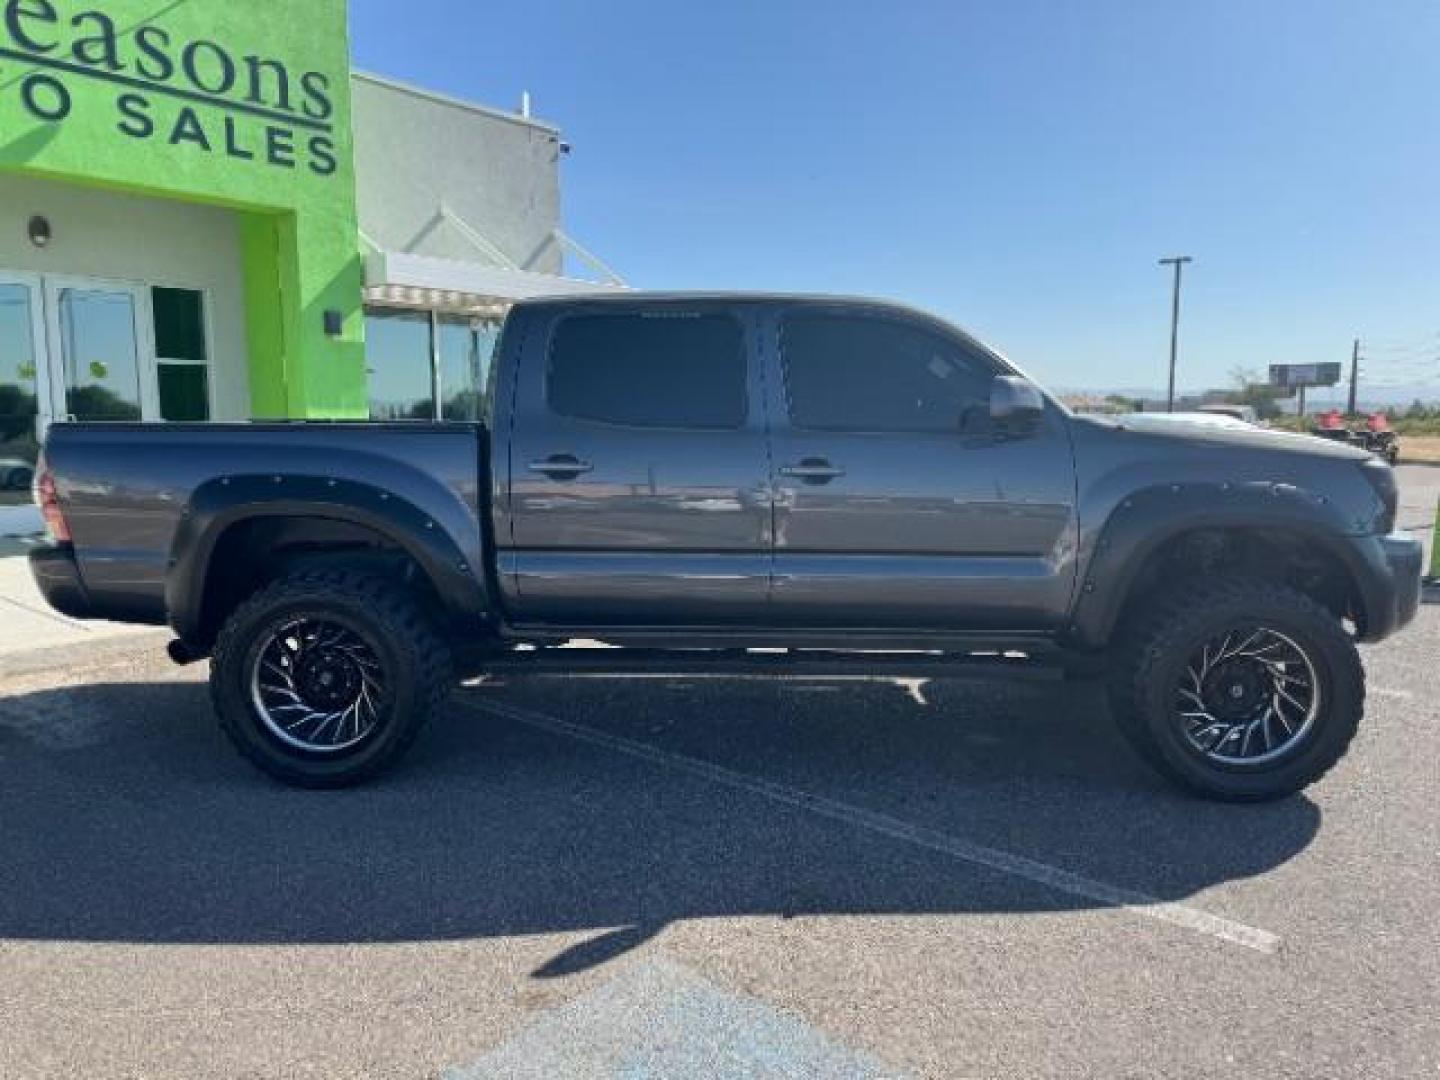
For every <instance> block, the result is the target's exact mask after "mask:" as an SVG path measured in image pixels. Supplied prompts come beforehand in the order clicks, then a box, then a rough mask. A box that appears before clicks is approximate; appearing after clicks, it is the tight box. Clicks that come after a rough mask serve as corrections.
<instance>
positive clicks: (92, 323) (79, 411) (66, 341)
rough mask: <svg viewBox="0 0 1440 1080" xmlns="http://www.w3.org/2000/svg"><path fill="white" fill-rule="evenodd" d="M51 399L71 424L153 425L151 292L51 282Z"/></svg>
mask: <svg viewBox="0 0 1440 1080" xmlns="http://www.w3.org/2000/svg"><path fill="white" fill-rule="evenodd" d="M45 311H46V316H47V320H48V322H49V340H50V343H51V356H52V362H51V364H50V369H51V371H50V386H51V395H52V397H53V399H54V401H55V402H56V404H57V406H58V407H57V409H56V413H57V417H58V418H63V419H67V420H112V421H123V420H155V419H158V417H159V412H160V410H159V401H158V394H157V391H156V381H155V347H154V342H153V340H152V338H153V320H152V316H151V313H150V294H149V290H148V289H146V288H144V287H143V286H139V285H129V284H125V283H123V282H107V281H96V280H92V279H85V278H58V277H46V278H45Z"/></svg>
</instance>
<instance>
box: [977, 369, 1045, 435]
mask: <svg viewBox="0 0 1440 1080" xmlns="http://www.w3.org/2000/svg"><path fill="white" fill-rule="evenodd" d="M1044 415H1045V398H1044V397H1043V396H1042V395H1041V393H1040V390H1039V388H1038V387H1037V386H1036V385H1035V384H1034V383H1032V382H1030V381H1028V380H1027V379H1022V378H1021V377H1020V376H1019V375H997V376H995V381H994V382H992V383H991V384H990V420H991V422H992V423H993V424H994V426H995V430H996V432H997V433H1000V432H1004V433H1006V434H1008V435H1009V436H1010V437H1012V438H1014V437H1018V436H1020V435H1025V434H1029V433H1030V431H1031V430H1033V429H1034V427H1035V425H1036V424H1038V423H1039V422H1040V418H1041V417H1042V416H1044Z"/></svg>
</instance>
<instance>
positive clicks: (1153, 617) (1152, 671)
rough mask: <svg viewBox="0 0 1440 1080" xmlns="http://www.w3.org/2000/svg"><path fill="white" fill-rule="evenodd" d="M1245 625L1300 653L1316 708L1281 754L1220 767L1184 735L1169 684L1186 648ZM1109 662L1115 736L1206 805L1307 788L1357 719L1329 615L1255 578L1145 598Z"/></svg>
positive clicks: (1355, 657)
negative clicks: (1265, 629) (1315, 684)
mask: <svg viewBox="0 0 1440 1080" xmlns="http://www.w3.org/2000/svg"><path fill="white" fill-rule="evenodd" d="M1252 623H1261V624H1263V625H1266V626H1270V627H1273V628H1274V629H1276V630H1278V631H1280V632H1282V633H1284V634H1285V635H1286V636H1288V637H1289V638H1291V639H1293V640H1294V642H1296V643H1297V644H1298V645H1299V646H1301V648H1303V650H1304V651H1305V654H1306V656H1307V657H1308V658H1309V659H1310V661H1311V662H1312V663H1313V665H1314V668H1315V672H1316V676H1317V679H1318V681H1319V683H1320V693H1321V699H1320V707H1319V709H1318V711H1317V713H1316V716H1315V720H1314V722H1313V726H1312V727H1311V728H1310V729H1309V731H1308V732H1307V733H1306V734H1305V736H1304V738H1303V739H1302V740H1299V741H1297V742H1296V744H1295V745H1294V747H1293V749H1292V750H1291V751H1289V752H1287V753H1286V754H1285V755H1284V756H1282V757H1280V758H1278V759H1277V760H1275V761H1272V762H1267V763H1264V764H1260V765H1251V766H1237V765H1222V764H1220V763H1218V762H1216V761H1213V760H1211V759H1210V758H1209V757H1207V756H1206V755H1205V754H1203V753H1202V752H1200V750H1198V749H1197V748H1196V747H1195V746H1194V745H1192V743H1191V742H1190V740H1189V739H1187V738H1186V736H1185V734H1184V731H1183V728H1182V724H1183V721H1182V720H1181V719H1180V718H1179V715H1178V713H1177V711H1176V709H1175V705H1174V702H1175V698H1176V694H1177V689H1176V688H1177V686H1178V683H1179V679H1180V678H1181V677H1182V674H1183V673H1184V671H1185V668H1186V665H1187V663H1188V662H1189V658H1190V657H1191V655H1192V653H1193V651H1194V650H1196V649H1197V648H1200V647H1202V645H1203V643H1204V642H1205V641H1206V640H1207V639H1209V638H1211V637H1213V636H1215V635H1216V634H1217V633H1224V632H1225V631H1226V629H1227V627H1228V626H1229V625H1232V624H1234V625H1245V624H1252ZM1114 656H1115V662H1114V664H1113V667H1112V673H1111V677H1110V701H1111V708H1112V711H1113V712H1114V714H1115V719H1116V722H1117V724H1118V726H1119V728H1120V731H1121V733H1122V734H1123V735H1124V736H1125V738H1126V740H1127V741H1128V742H1129V743H1130V745H1131V746H1133V747H1134V748H1135V750H1136V751H1137V752H1138V753H1139V755H1140V757H1141V758H1142V759H1144V760H1145V762H1146V763H1148V764H1149V765H1150V766H1151V767H1153V768H1154V769H1156V770H1157V771H1158V772H1160V773H1161V774H1162V775H1164V776H1166V777H1167V778H1169V779H1170V780H1172V781H1174V782H1175V783H1177V784H1179V785H1180V786H1182V787H1184V788H1186V789H1188V790H1189V791H1191V792H1193V793H1195V794H1197V795H1201V796H1204V797H1206V798H1209V799H1215V800H1220V801H1226V802H1261V801H1266V800H1270V799H1279V798H1283V797H1285V796H1287V795H1292V794H1294V793H1295V792H1298V791H1300V790H1301V789H1303V788H1305V787H1308V786H1309V785H1310V784H1313V783H1315V781H1317V780H1319V779H1320V778H1321V777H1322V776H1324V775H1325V773H1326V772H1328V771H1329V770H1330V769H1331V768H1332V767H1333V766H1334V765H1335V763H1336V762H1338V761H1339V760H1340V759H1341V758H1342V757H1343V756H1344V755H1345V752H1346V750H1347V749H1349V746H1350V742H1351V740H1352V739H1353V738H1354V737H1355V732H1356V730H1357V729H1358V727H1359V724H1360V718H1361V716H1362V714H1363V713H1364V707H1365V671H1364V668H1363V667H1362V666H1361V664H1360V655H1359V652H1358V651H1357V650H1356V648H1355V643H1354V641H1353V640H1352V639H1351V637H1350V635H1349V634H1348V633H1347V632H1346V630H1345V628H1344V627H1343V626H1342V625H1341V623H1340V621H1339V619H1337V618H1336V617H1335V615H1334V614H1333V613H1331V612H1330V611H1328V610H1327V609H1326V608H1324V607H1322V606H1321V605H1320V604H1318V603H1317V602H1315V601H1314V600H1312V599H1310V598H1309V597H1308V596H1306V595H1304V594H1303V593H1300V592H1298V591H1296V590H1294V589H1291V588H1288V587H1286V586H1284V585H1280V584H1276V583H1274V582H1270V581H1265V580H1263V579H1254V578H1243V577H1235V578H1220V579H1216V580H1211V581H1202V582H1193V583H1190V584H1188V585H1185V586H1182V587H1180V588H1177V589H1175V590H1173V591H1171V592H1169V593H1168V594H1165V595H1163V596H1161V597H1159V598H1157V599H1155V600H1154V601H1152V602H1151V603H1149V604H1148V605H1147V606H1146V608H1145V609H1144V610H1143V611H1141V612H1140V613H1139V615H1138V617H1137V618H1135V619H1133V620H1132V622H1131V624H1130V625H1129V626H1128V627H1126V628H1124V629H1123V630H1122V634H1121V638H1120V641H1119V642H1118V647H1117V649H1116V651H1115V653H1114Z"/></svg>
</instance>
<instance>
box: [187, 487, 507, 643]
mask: <svg viewBox="0 0 1440 1080" xmlns="http://www.w3.org/2000/svg"><path fill="white" fill-rule="evenodd" d="M285 517H292V518H322V519H327V520H331V521H343V522H348V523H350V524H354V525H360V526H363V527H365V528H368V529H370V530H372V531H374V532H376V533H378V534H379V535H381V536H383V537H385V538H386V539H387V540H389V541H391V542H392V543H394V544H395V545H396V546H397V547H399V548H401V549H402V550H404V551H405V552H406V553H407V554H408V555H409V556H410V557H411V558H412V559H414V560H415V563H416V564H417V565H418V566H419V567H420V569H421V570H422V571H423V572H424V573H425V575H426V576H427V577H428V578H429V579H430V583H431V584H432V585H433V586H434V589H435V594H436V595H437V596H438V597H439V598H440V601H441V603H442V604H443V605H444V607H445V610H446V612H447V613H448V614H449V615H451V616H452V617H456V618H458V619H460V620H462V621H467V622H472V623H475V622H481V623H483V622H488V621H489V620H490V619H491V618H492V617H493V616H494V608H493V606H492V603H491V597H490V594H489V589H488V588H487V586H486V576H485V568H484V567H483V566H472V565H471V560H469V559H467V558H466V556H465V554H464V552H463V550H462V548H461V546H460V544H459V543H457V542H456V540H455V537H454V536H452V535H451V534H450V532H448V531H447V529H446V528H445V526H444V525H443V524H442V523H441V522H440V521H439V520H437V518H436V517H435V516H434V515H432V514H429V513H427V512H426V511H424V510H422V509H420V508H419V507H418V506H416V505H415V504H414V503H412V502H410V501H408V500H406V499H403V498H401V497H399V496H397V495H392V494H391V493H390V492H388V491H385V490H383V489H381V488H378V487H375V486H374V485H371V484H366V483H363V482H360V481H355V480H343V479H337V478H333V477H324V476H294V475H286V476H275V475H266V476H227V477H220V478H217V479H213V480H209V481H207V482H205V483H204V484H201V485H200V486H199V487H197V488H196V489H195V491H194V492H193V493H192V494H191V497H190V500H189V502H188V503H187V504H186V506H185V508H184V510H183V511H182V513H181V519H180V525H179V527H178V528H177V529H176V532H175V538H174V540H173V542H172V544H171V549H170V560H169V566H168V569H167V573H166V576H165V606H166V610H167V611H168V613H169V619H170V625H171V627H172V628H173V629H174V630H175V633H176V634H177V635H178V636H179V637H180V638H181V639H182V640H184V641H187V642H195V643H198V644H202V645H203V644H207V643H206V642H204V640H203V638H204V636H205V635H204V627H203V617H204V611H203V606H204V599H205V591H206V585H207V583H208V582H209V580H210V575H211V573H212V566H211V563H212V561H213V556H214V554H215V549H216V546H217V545H218V544H219V542H220V538H221V537H222V536H224V535H225V533H226V532H227V531H228V530H229V529H230V528H231V527H232V526H234V525H237V524H239V523H241V522H244V521H251V520H255V519H257V518H285ZM482 557H483V553H482Z"/></svg>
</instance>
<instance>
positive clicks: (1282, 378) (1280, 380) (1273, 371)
mask: <svg viewBox="0 0 1440 1080" xmlns="http://www.w3.org/2000/svg"><path fill="white" fill-rule="evenodd" d="M1339 381H1340V365H1339V364H1338V363H1337V364H1271V365H1270V385H1271V386H1274V387H1278V388H1279V389H1281V390H1298V389H1300V388H1301V387H1305V386H1334V385H1335V384H1336V383H1338V382H1339Z"/></svg>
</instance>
